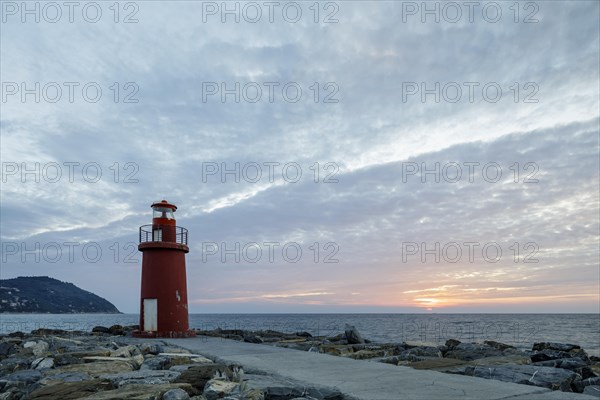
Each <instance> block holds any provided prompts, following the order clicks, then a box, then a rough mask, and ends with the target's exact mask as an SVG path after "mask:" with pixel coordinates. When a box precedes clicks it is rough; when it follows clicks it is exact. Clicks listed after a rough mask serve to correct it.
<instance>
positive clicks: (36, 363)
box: [31, 357, 54, 369]
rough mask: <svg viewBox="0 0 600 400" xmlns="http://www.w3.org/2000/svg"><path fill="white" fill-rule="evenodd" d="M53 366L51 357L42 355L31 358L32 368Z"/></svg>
mask: <svg viewBox="0 0 600 400" xmlns="http://www.w3.org/2000/svg"><path fill="white" fill-rule="evenodd" d="M52 367H54V359H53V358H52V357H42V358H38V359H35V360H33V362H32V363H31V368H33V369H47V368H52Z"/></svg>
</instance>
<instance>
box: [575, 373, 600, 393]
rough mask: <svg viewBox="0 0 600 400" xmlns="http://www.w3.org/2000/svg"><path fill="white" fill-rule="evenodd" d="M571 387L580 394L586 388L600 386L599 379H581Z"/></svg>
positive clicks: (596, 377) (595, 377)
mask: <svg viewBox="0 0 600 400" xmlns="http://www.w3.org/2000/svg"><path fill="white" fill-rule="evenodd" d="M573 386H574V388H575V391H576V392H579V393H582V392H584V391H585V388H586V387H588V386H600V377H598V376H594V377H590V378H587V379H582V380H580V381H575V383H574V384H573Z"/></svg>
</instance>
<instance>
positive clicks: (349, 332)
mask: <svg viewBox="0 0 600 400" xmlns="http://www.w3.org/2000/svg"><path fill="white" fill-rule="evenodd" d="M344 334H345V335H346V340H347V341H348V344H360V343H365V340H364V339H363V338H362V336H361V335H360V333H359V332H358V329H356V328H355V327H354V326H352V325H348V324H346V326H345V328H344Z"/></svg>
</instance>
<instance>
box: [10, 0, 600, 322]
mask: <svg viewBox="0 0 600 400" xmlns="http://www.w3.org/2000/svg"><path fill="white" fill-rule="evenodd" d="M339 6H340V10H339V12H338V14H337V17H338V18H339V20H340V22H339V23H337V24H315V23H314V22H312V19H311V18H309V17H312V16H313V15H312V14H311V11H309V10H308V9H305V10H304V11H305V12H306V13H305V16H306V18H304V19H302V20H301V21H299V22H298V23H296V24H290V23H289V22H286V21H285V20H281V19H278V20H277V21H276V22H275V23H268V21H267V20H262V21H261V22H260V23H257V24H250V23H246V22H244V21H241V22H240V23H239V24H235V23H221V22H220V18H218V16H216V17H215V18H214V19H208V20H207V21H206V22H201V21H202V5H201V4H200V3H178V4H177V5H173V4H168V5H167V4H163V3H158V2H144V3H140V4H139V7H140V10H139V13H138V19H139V22H138V23H136V24H115V23H114V22H111V19H110V18H106V19H103V20H102V21H100V22H99V23H97V24H89V23H86V22H85V21H77V22H76V23H73V24H70V23H68V22H64V21H61V22H60V23H57V24H48V23H43V22H42V23H39V24H33V23H32V24H27V23H25V24H23V23H21V22H20V20H19V19H11V20H9V21H8V22H7V23H3V24H2V35H1V36H0V40H1V41H2V50H1V55H2V57H1V60H0V64H1V67H2V82H26V83H27V85H28V86H27V87H33V85H34V84H35V82H39V83H40V85H41V86H42V87H43V85H44V84H46V83H48V82H59V83H64V82H80V83H81V85H80V86H78V87H77V90H76V92H75V93H76V94H77V96H79V97H78V99H77V100H76V101H74V102H73V103H71V102H69V101H64V99H63V100H62V101H60V102H57V103H49V102H46V101H40V102H38V103H36V102H35V101H26V102H25V103H23V102H21V101H20V99H19V98H18V97H13V98H11V99H10V101H7V102H5V103H3V105H2V106H3V108H2V115H1V117H0V127H1V130H2V132H1V133H2V135H1V138H2V148H1V150H0V153H1V156H2V161H3V163H4V164H3V174H4V175H3V183H2V192H1V194H0V197H1V203H2V206H1V214H2V215H1V216H2V232H1V235H0V236H1V239H2V241H3V243H5V244H6V243H10V246H11V247H10V248H7V247H6V245H4V247H3V252H4V254H3V255H4V256H5V258H6V262H3V264H2V271H1V273H2V277H3V278H4V277H13V276H19V275H27V274H30V275H33V274H35V275H40V274H41V275H51V276H55V277H58V278H61V279H63V280H68V281H72V282H74V283H76V284H78V285H80V286H83V287H84V288H86V289H87V290H91V291H94V292H96V293H98V294H101V295H104V296H105V297H107V298H109V299H110V300H112V301H114V302H115V303H116V304H117V305H118V307H119V308H120V309H122V310H125V311H135V310H137V303H138V293H139V287H138V285H139V272H140V271H139V262H140V259H141V255H140V254H139V253H138V252H137V249H136V245H137V240H138V238H137V227H138V226H140V225H143V224H147V223H148V222H149V218H150V213H149V211H150V210H149V204H150V203H151V202H153V201H155V200H157V199H162V198H167V199H169V200H171V201H173V202H175V203H176V204H177V205H178V206H179V210H178V212H177V214H176V217H177V218H178V222H179V223H180V224H181V225H183V226H185V227H187V228H188V229H189V232H190V247H191V252H190V254H189V255H188V258H187V260H188V284H189V292H190V299H196V300H194V301H193V302H191V303H192V306H191V310H192V311H205V310H210V311H219V310H225V309H227V310H231V308H227V307H232V306H231V304H238V305H239V304H240V302H246V303H247V304H246V305H245V306H244V307H246V308H244V310H252V309H253V310H254V311H257V310H262V309H263V307H267V308H268V309H269V310H281V309H278V308H277V307H279V306H280V305H279V304H269V305H265V303H269V302H270V303H276V302H277V299H279V301H281V302H284V300H285V303H286V304H288V305H289V304H292V303H293V304H298V308H293V307H292V308H293V309H294V310H309V309H310V310H313V308H308V307H309V305H308V304H305V303H306V301H309V300H311V301H312V300H318V301H319V302H320V304H321V305H324V306H325V307H331V308H322V309H323V310H325V309H328V310H332V309H333V310H338V309H342V310H352V309H359V307H363V306H364V307H396V309H397V310H401V309H402V310H406V309H408V310H415V309H419V308H418V307H424V306H426V305H427V304H428V303H432V301H433V300H436V299H438V300H446V301H447V302H449V303H448V304H449V305H448V307H450V306H451V305H452V304H454V305H455V306H456V307H459V306H460V307H467V308H468V307H471V308H472V309H476V310H483V311H490V310H496V308H494V307H495V306H494V300H497V302H498V307H499V308H497V309H500V310H507V309H508V308H505V304H509V306H511V304H513V303H511V301H509V298H508V296H512V297H513V298H514V299H522V300H523V301H524V302H525V303H527V304H530V305H531V307H532V308H531V310H533V311H535V310H538V309H540V302H542V301H548V302H549V304H553V305H555V306H557V305H560V304H568V307H573V308H572V309H573V310H588V311H593V312H595V311H597V310H598V309H597V300H598V298H597V293H598V274H597V271H598V259H597V255H598V253H597V250H598V249H597V243H598V239H599V225H600V224H599V221H598V208H599V198H598V186H599V181H598V170H599V165H598V130H599V129H598V124H599V119H598V118H599V117H600V115H599V113H598V110H599V108H600V102H599V98H600V93H599V89H598V88H599V87H600V78H599V74H598V70H600V68H599V65H598V48H599V47H600V42H599V37H598V34H597V18H595V16H597V15H598V7H599V6H598V3H597V2H577V3H566V2H549V3H544V4H540V10H539V11H538V13H537V14H536V16H537V18H538V19H539V22H538V23H533V24H525V23H514V22H513V19H512V17H513V15H512V14H511V11H510V10H509V9H505V10H504V11H505V12H506V13H505V14H504V15H505V16H506V18H503V19H502V21H500V22H498V23H487V22H486V21H485V20H482V19H481V18H479V17H478V18H477V20H476V21H475V22H474V23H470V22H468V21H467V20H465V19H462V20H461V21H460V22H459V23H457V24H452V23H448V22H445V21H441V22H440V23H420V16H416V17H414V18H412V17H411V18H409V19H408V21H407V22H406V23H401V22H400V21H402V17H403V14H402V11H403V10H402V4H400V3H393V2H391V3H389V2H388V3H381V4H378V5H377V6H376V7H372V5H371V4H367V3H363V2H344V3H340V4H339ZM105 11H107V12H109V14H107V15H111V14H110V11H109V10H105ZM321 17H323V15H321ZM211 18H212V17H211ZM157 26H162V27H163V29H156V27H157ZM9 60H10V61H9ZM86 82H88V83H89V82H95V83H97V84H98V85H99V86H100V87H101V88H102V90H103V97H102V99H101V100H100V101H99V102H97V103H90V102H86V101H83V100H82V99H81V91H80V90H79V89H80V87H82V86H83V85H84V84H85V83H86ZM115 82H117V86H116V87H118V88H119V93H118V96H117V100H118V101H117V102H115V101H114V96H115V95H116V89H115V88H116V87H115V86H113V85H114V83H115ZM128 82H130V83H134V84H135V86H129V87H128V88H126V87H125V85H126V84H127V83H128ZM207 82H208V83H212V82H216V83H217V84H218V87H219V88H221V86H220V85H221V84H222V83H223V84H225V86H226V87H227V88H229V89H231V88H234V87H235V83H236V82H238V83H239V84H240V87H242V88H243V87H244V85H245V84H247V83H249V82H256V83H257V85H258V87H260V88H261V89H262V91H263V92H262V93H263V98H262V99H261V100H260V101H258V102H256V103H251V102H248V101H244V99H243V96H242V99H241V100H240V102H235V100H234V95H228V96H227V97H226V100H227V101H226V102H222V100H221V96H220V95H216V96H210V97H208V99H207V101H204V98H205V97H206V96H205V95H206V93H204V94H203V92H202V89H203V84H205V83H207ZM265 82H276V83H278V84H279V86H277V90H275V92H274V94H275V96H276V97H275V99H274V101H273V102H270V101H269V100H268V90H267V86H265ZM290 82H293V83H296V84H297V85H299V87H301V88H302V91H303V92H302V93H303V96H302V98H301V100H300V101H298V102H296V103H292V102H286V101H284V100H283V99H282V92H281V90H280V89H281V88H282V87H283V86H284V85H285V84H286V83H290ZM315 82H316V83H317V85H316V86H315ZM407 82H408V83H411V82H414V83H417V84H418V85H417V86H418V87H419V88H420V87H421V86H420V85H421V84H424V85H425V88H426V89H431V88H435V87H436V83H439V84H440V87H441V88H443V87H444V85H447V84H448V83H452V82H458V83H459V84H458V87H460V88H462V90H463V93H462V94H463V96H462V97H461V100H460V101H459V102H457V103H452V102H448V101H442V100H443V99H442V100H440V101H435V95H431V94H430V95H426V96H425V101H422V98H421V96H420V94H417V95H414V96H408V97H407V98H406V101H404V99H403V89H404V88H405V87H406V83H407ZM465 82H477V83H478V86H476V90H475V91H474V96H475V98H474V100H473V101H472V102H471V101H469V98H468V96H467V94H468V93H467V86H465ZM328 83H330V84H333V85H329V86H327V84H328ZM488 83H494V84H496V83H497V84H498V85H499V86H500V87H501V88H502V93H503V95H502V98H501V100H499V101H498V102H496V103H494V102H490V101H487V100H486V99H485V98H484V96H483V92H482V91H481V90H482V88H483V87H484V86H485V85H486V84H488ZM62 86H63V88H64V85H62ZM111 88H112V89H111ZM135 88H137V89H138V90H137V92H136V91H135ZM317 88H318V93H317ZM450 89H452V88H450ZM132 93H135V94H133V96H134V98H136V99H137V100H139V101H138V102H137V103H124V102H123V100H124V98H125V96H126V95H131V94H132ZM448 93H450V92H448ZM327 96H332V98H334V99H336V100H338V101H337V102H334V103H326V102H324V100H325V98H326V97H327ZM31 98H32V97H31V96H29V97H28V99H31ZM315 98H316V99H317V101H316V102H315ZM526 99H527V100H528V101H529V100H537V101H535V102H527V101H525V100H526ZM7 163H9V164H10V166H11V167H16V168H17V172H16V173H15V174H14V175H11V174H6V172H7V171H6V168H7V167H8V166H9V164H7ZM23 163H25V164H23ZM35 163H39V167H36V165H35ZM53 163H55V164H53ZM254 163H256V164H257V165H259V166H260V167H261V168H262V170H261V176H260V178H261V179H259V181H258V182H252V181H251V180H252V179H247V178H248V177H247V175H245V174H246V173H251V172H252V171H253V170H252V168H249V166H250V165H254ZM291 163H296V165H298V166H299V167H300V169H301V171H302V176H301V177H300V178H299V179H298V181H297V182H292V181H293V179H289V178H290V175H288V174H286V171H287V172H288V173H289V174H292V172H293V171H294V169H293V168H291V169H288V170H285V168H286V166H288V167H289V166H290V165H291ZM490 163H494V164H493V165H491V167H489V168H488V169H487V170H485V172H484V171H483V167H484V166H486V165H488V164H490ZM52 165H58V166H59V168H60V171H61V174H62V176H61V177H60V179H58V181H57V182H55V183H54V182H49V181H51V180H52V177H53V176H54V175H52V174H51V173H52V172H53V171H54V170H53V169H52V167H51V166H52ZM209 165H210V166H214V165H217V166H218V167H219V171H218V172H217V173H216V174H214V175H211V174H208V172H209V171H208V169H207V168H208V167H209ZM238 165H239V167H237V166H238ZM457 165H458V166H459V167H460V168H461V170H460V172H461V177H460V179H458V180H457V182H455V183H452V182H450V181H452V180H453V177H455V176H456V173H458V170H457V168H456V166H457ZM269 166H271V167H273V175H272V176H271V174H270V170H269ZM24 167H25V168H28V169H31V168H33V172H32V173H29V175H27V173H25V174H24V172H23V168H24ZM70 167H73V170H72V171H71V170H70V169H69V168H70ZM471 167H472V168H473V172H472V173H471V170H470V168H471ZM498 167H499V168H500V170H501V172H502V176H501V177H500V178H499V179H498V182H491V180H493V179H489V178H490V177H492V176H493V174H492V173H493V172H494V171H497V170H498ZM36 168H37V169H36ZM86 168H87V169H86ZM236 168H237V169H238V172H233V173H231V171H232V170H234V171H235V170H236ZM244 168H246V170H244ZM415 168H417V170H415ZM436 168H438V170H436ZM226 169H227V170H228V171H230V173H229V174H225V175H222V173H223V171H224V170H226ZM424 169H428V170H429V171H439V172H430V173H429V174H425V175H424V174H423V172H424ZM97 171H100V172H101V176H100V177H98V179H97V180H96V175H97V174H95V173H96V172H97ZM71 172H72V175H71ZM225 172H227V171H225ZM317 172H318V173H317ZM236 175H237V176H236ZM36 176H37V178H39V179H38V180H39V182H35V181H34V180H35V177H36ZM291 176H293V174H292V175H291ZM271 178H272V179H271ZM471 178H472V180H473V182H471V181H470V179H471ZM328 179H333V180H336V179H337V180H338V182H337V183H333V182H332V183H326V182H325V180H328ZM436 179H437V182H436ZM527 179H530V180H534V179H537V180H538V182H537V183H525V180H527ZM23 180H25V181H26V182H23ZM423 180H424V182H423ZM315 181H317V183H315ZM515 181H516V182H515ZM465 242H469V243H470V242H477V243H479V244H480V245H479V246H478V249H477V257H475V260H474V261H472V262H471V261H468V252H469V248H468V246H465V245H464V243H465ZM35 243H39V246H40V248H39V252H37V251H36V247H35V246H36V244H35ZM54 243H57V244H58V245H59V248H60V251H61V252H62V258H61V259H60V260H59V261H57V262H49V261H48V260H49V259H52V257H53V254H54V253H51V252H52V251H55V250H56V249H55V248H54V247H52V246H53V244H54ZM65 243H77V246H75V247H74V248H72V249H71V248H70V247H68V246H66V245H65ZM236 243H238V244H239V248H240V250H239V251H237V250H236V252H237V256H238V259H236V258H235V257H234V256H232V255H231V254H230V255H228V256H227V254H225V257H224V256H223V251H224V250H226V249H227V248H229V249H231V248H234V249H235V246H236ZM254 243H256V244H257V245H258V248H259V249H260V251H261V258H260V260H258V261H256V262H248V261H247V260H248V259H249V258H252V257H254V256H255V255H256V253H255V252H256V249H257V247H256V246H254V245H252V246H250V245H251V244H254ZM269 243H278V245H277V246H276V248H274V249H273V246H272V245H269ZM290 243H296V244H298V245H299V246H300V247H301V250H302V257H301V258H300V259H299V260H298V261H297V262H291V261H289V258H290V257H291V256H290V254H292V253H291V252H292V250H295V247H294V248H290V247H289V246H288V247H287V248H286V249H287V250H289V251H290V254H288V253H284V252H283V251H284V249H283V248H284V246H285V245H286V244H290ZM315 243H316V245H315ZM407 243H412V244H417V245H418V246H419V250H422V244H423V243H425V246H426V247H427V246H429V247H427V248H435V244H436V243H439V244H440V252H441V251H442V249H443V248H444V245H447V244H449V243H457V244H459V247H460V249H461V251H462V258H461V259H460V261H459V262H448V261H447V260H446V259H445V258H444V257H442V256H443V255H444V254H440V252H438V255H439V256H440V257H441V258H440V260H439V261H437V262H436V259H435V257H434V255H431V254H430V255H425V259H424V261H423V258H422V256H423V255H422V254H421V253H422V251H418V252H417V254H414V255H410V256H409V257H408V258H407V259H406V260H404V259H403V257H405V256H406V254H405V253H406V250H407V249H406V244H407ZM489 243H497V244H498V245H499V246H500V248H501V249H502V251H503V254H502V257H501V259H500V261H498V262H496V263H491V262H489V261H487V260H485V259H484V257H482V254H481V248H482V247H483V246H484V245H485V244H489ZM515 243H517V245H516V246H515ZM49 244H52V245H50V246H49ZM13 245H16V246H17V250H15V249H14V247H12V246H13ZM214 245H216V246H218V251H217V253H216V254H207V253H208V252H207V246H214ZM44 246H45V247H44ZM270 246H271V247H270ZM211 248H213V249H214V247H211ZM31 249H33V252H29V253H28V252H27V251H29V250H31ZM44 249H45V250H44ZM53 249H54V250H53ZM97 249H100V250H101V251H102V254H101V256H100V257H99V258H98V259H97V260H96V259H95V256H94V254H95V253H94V251H96V250H97ZM244 249H245V250H246V251H247V253H244ZM446 249H447V250H448V251H455V250H456V249H455V248H454V247H452V248H446ZM272 250H273V253H272V254H271V251H272ZM15 251H16V252H15ZM13 252H15V254H10V253H13ZM44 252H45V253H44ZM88 252H89V254H88ZM34 253H35V254H34ZM225 253H226V251H225ZM452 254H454V253H452ZM71 255H72V256H73V257H72V260H71V259H70V256H71ZM271 255H272V256H273V261H271V260H270V256H271ZM446 256H448V254H446ZM36 257H37V258H36ZM286 257H287V259H286ZM525 257H530V260H533V259H539V261H538V262H537V263H534V262H532V263H524V258H525ZM446 258H448V257H446ZM515 258H517V260H518V261H517V262H515ZM315 260H316V261H315ZM336 260H337V262H335V261H336ZM465 260H466V261H465ZM325 261H331V262H325ZM436 288H437V289H439V290H432V289H436ZM509 289H510V290H509ZM312 293H316V294H318V293H320V294H321V295H319V296H317V295H315V296H314V297H315V298H316V299H313V298H312V297H313V296H312V295H311V296H300V295H299V294H312ZM465 293H466V294H465ZM574 293H580V294H581V295H582V296H583V297H581V298H574V297H572V296H573V294H574ZM265 296H288V297H265ZM566 298H568V299H569V300H568V301H567V300H565V299H566ZM417 299H421V300H422V299H429V300H432V301H426V302H423V301H419V300H417ZM563 301H564V303H563ZM451 302H454V303H452V304H450V303H451ZM478 302H481V305H479V303H478ZM200 305H201V306H200ZM303 306H306V307H307V308H304V309H303V308H302V307H303ZM480 306H481V307H482V308H480V309H478V308H477V307H480ZM509 306H507V307H509ZM220 307H221V308H220ZM252 307H254V308H252ZM269 307H271V308H269ZM282 307H283V306H282ZM290 307H291V306H290ZM415 307H417V308H415ZM436 307H437V306H436ZM548 307H551V306H548ZM292 308H290V310H291V309H292ZM381 309H383V308H381ZM284 310H285V309H284ZM453 310H458V308H454V309H453ZM510 310H513V308H510ZM514 310H517V311H522V308H519V307H517V308H514Z"/></svg>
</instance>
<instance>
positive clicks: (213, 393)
mask: <svg viewBox="0 0 600 400" xmlns="http://www.w3.org/2000/svg"><path fill="white" fill-rule="evenodd" d="M238 387H239V384H238V383H237V382H231V381H224V380H221V379H211V380H209V381H208V382H206V386H204V392H203V393H202V395H203V396H204V397H206V400H218V399H222V398H223V397H225V396H227V395H229V394H231V393H233V391H234V390H236V389H237V388H238Z"/></svg>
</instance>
